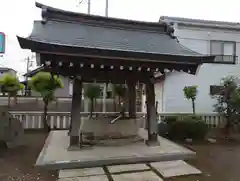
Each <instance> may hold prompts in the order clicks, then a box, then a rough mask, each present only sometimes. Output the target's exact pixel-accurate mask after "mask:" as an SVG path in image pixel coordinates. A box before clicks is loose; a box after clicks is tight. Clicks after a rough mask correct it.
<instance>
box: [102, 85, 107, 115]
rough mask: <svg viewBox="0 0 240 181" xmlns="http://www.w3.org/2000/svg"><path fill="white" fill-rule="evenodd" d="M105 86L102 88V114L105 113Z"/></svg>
mask: <svg viewBox="0 0 240 181" xmlns="http://www.w3.org/2000/svg"><path fill="white" fill-rule="evenodd" d="M106 99H107V84H104V86H103V98H102V112H106Z"/></svg>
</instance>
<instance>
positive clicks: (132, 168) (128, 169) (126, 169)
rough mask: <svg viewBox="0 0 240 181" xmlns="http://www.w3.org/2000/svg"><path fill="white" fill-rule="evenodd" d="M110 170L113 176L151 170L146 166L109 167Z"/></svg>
mask: <svg viewBox="0 0 240 181" xmlns="http://www.w3.org/2000/svg"><path fill="white" fill-rule="evenodd" d="M108 170H109V172H110V173H111V174H114V173H118V172H131V171H140V170H150V168H149V167H148V166H147V165H145V164H130V165H114V166H108Z"/></svg>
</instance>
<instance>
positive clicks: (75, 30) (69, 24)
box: [18, 3, 214, 62]
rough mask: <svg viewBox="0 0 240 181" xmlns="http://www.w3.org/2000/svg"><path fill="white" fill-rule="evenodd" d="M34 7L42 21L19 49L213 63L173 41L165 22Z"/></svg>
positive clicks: (42, 6)
mask: <svg viewBox="0 0 240 181" xmlns="http://www.w3.org/2000/svg"><path fill="white" fill-rule="evenodd" d="M36 6H37V7H39V8H42V21H35V22H34V27H33V31H32V33H31V35H30V36H29V37H27V38H22V37H18V40H19V43H20V45H21V47H22V48H27V49H32V50H35V51H39V50H45V51H47V50H48V51H53V50H56V49H57V48H59V47H61V48H62V47H65V49H64V50H63V49H61V52H62V53H66V52H63V51H68V53H69V52H71V53H73V52H74V53H77V52H79V50H78V49H79V48H81V49H88V52H89V51H90V52H91V51H92V52H94V53H96V52H100V51H102V50H104V51H116V52H121V53H122V54H127V53H135V54H139V55H140V54H142V55H145V57H148V58H149V59H150V58H151V56H150V55H156V56H158V55H159V56H160V55H164V56H172V57H176V56H182V57H190V58H192V60H191V61H194V58H195V59H197V62H199V61H200V62H202V61H204V60H205V61H208V62H209V61H210V62H212V61H213V59H214V57H213V56H211V57H210V56H205V55H202V54H199V53H197V52H194V51H192V50H190V49H188V48H186V47H184V46H182V45H181V44H180V43H179V42H178V41H177V40H176V39H175V38H174V36H173V28H171V26H169V25H168V24H167V23H165V22H164V21H160V22H141V21H132V20H124V19H116V18H109V17H102V16H95V15H86V14H81V13H75V12H69V11H64V10H60V9H56V8H53V7H49V6H46V5H43V4H40V3H36ZM73 49H75V50H73ZM148 55H149V56H148ZM156 56H154V58H156Z"/></svg>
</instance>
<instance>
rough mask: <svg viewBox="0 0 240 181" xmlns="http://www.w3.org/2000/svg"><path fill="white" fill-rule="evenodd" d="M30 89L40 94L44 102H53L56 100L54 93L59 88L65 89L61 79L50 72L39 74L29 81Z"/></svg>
mask: <svg viewBox="0 0 240 181" xmlns="http://www.w3.org/2000/svg"><path fill="white" fill-rule="evenodd" d="M28 85H29V87H30V88H31V89H32V90H34V91H36V92H38V93H40V95H41V96H42V98H43V100H44V102H51V101H53V100H54V99H55V97H54V92H55V90H56V89H58V88H63V83H62V81H61V79H60V78H59V77H58V76H56V75H54V76H52V75H51V74H50V73H48V72H39V73H37V74H36V75H35V76H33V77H32V78H31V80H30V81H29V84H28Z"/></svg>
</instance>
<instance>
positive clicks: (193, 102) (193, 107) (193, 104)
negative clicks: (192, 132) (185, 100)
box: [192, 99, 196, 114]
mask: <svg viewBox="0 0 240 181" xmlns="http://www.w3.org/2000/svg"><path fill="white" fill-rule="evenodd" d="M192 109H193V114H195V113H196V112H195V100H194V99H192Z"/></svg>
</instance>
